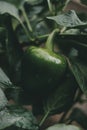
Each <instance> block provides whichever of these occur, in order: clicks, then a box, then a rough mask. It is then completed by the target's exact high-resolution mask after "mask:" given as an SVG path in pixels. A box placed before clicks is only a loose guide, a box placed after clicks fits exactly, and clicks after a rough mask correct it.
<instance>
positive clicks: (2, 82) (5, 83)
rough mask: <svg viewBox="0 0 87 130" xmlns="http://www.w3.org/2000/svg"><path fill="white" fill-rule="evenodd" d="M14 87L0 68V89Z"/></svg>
mask: <svg viewBox="0 0 87 130" xmlns="http://www.w3.org/2000/svg"><path fill="white" fill-rule="evenodd" d="M11 85H12V83H11V81H10V79H9V78H8V77H7V75H6V74H5V73H4V71H3V70H2V69H1V68H0V88H2V89H5V88H8V87H10V86H11Z"/></svg>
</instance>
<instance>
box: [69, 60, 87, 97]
mask: <svg viewBox="0 0 87 130" xmlns="http://www.w3.org/2000/svg"><path fill="white" fill-rule="evenodd" d="M69 67H70V69H71V71H72V73H73V74H74V76H75V78H76V81H77V83H78V84H79V87H80V88H81V90H82V91H83V92H84V94H86V95H87V64H86V63H82V62H81V61H78V60H74V59H72V60H70V63H69Z"/></svg>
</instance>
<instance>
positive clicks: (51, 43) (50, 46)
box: [45, 29, 59, 51]
mask: <svg viewBox="0 0 87 130" xmlns="http://www.w3.org/2000/svg"><path fill="white" fill-rule="evenodd" d="M58 32H59V30H58V29H55V30H53V31H52V33H51V34H50V35H49V36H48V38H47V41H46V44H45V47H46V48H47V49H48V50H50V51H53V46H54V38H55V35H56V34H57V33H58Z"/></svg>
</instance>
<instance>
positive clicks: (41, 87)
mask: <svg viewBox="0 0 87 130" xmlns="http://www.w3.org/2000/svg"><path fill="white" fill-rule="evenodd" d="M57 32H58V31H57V30H54V31H53V32H52V33H51V34H50V35H49V37H48V39H47V42H46V46H45V48H41V47H35V46H30V47H28V48H27V50H26V51H25V54H24V57H23V60H22V85H23V88H24V90H25V91H26V92H27V93H28V95H29V96H30V98H32V99H33V100H35V98H37V99H38V100H39V99H40V98H43V97H44V96H46V95H48V94H49V93H50V92H51V91H52V89H54V88H56V87H57V86H58V84H59V82H60V80H61V78H62V77H63V76H64V74H65V72H66V68H67V61H66V59H65V57H64V56H63V55H62V54H58V53H57V54H56V53H55V52H53V39H54V36H55V34H56V33H57Z"/></svg>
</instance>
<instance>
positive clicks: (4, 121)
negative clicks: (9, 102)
mask: <svg viewBox="0 0 87 130" xmlns="http://www.w3.org/2000/svg"><path fill="white" fill-rule="evenodd" d="M20 119H21V117H18V116H17V115H12V114H11V113H9V111H8V110H7V109H4V110H2V111H1V112H0V130H2V129H4V128H6V127H9V126H11V125H13V124H14V123H15V122H17V121H19V120H20Z"/></svg>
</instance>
